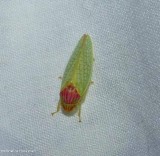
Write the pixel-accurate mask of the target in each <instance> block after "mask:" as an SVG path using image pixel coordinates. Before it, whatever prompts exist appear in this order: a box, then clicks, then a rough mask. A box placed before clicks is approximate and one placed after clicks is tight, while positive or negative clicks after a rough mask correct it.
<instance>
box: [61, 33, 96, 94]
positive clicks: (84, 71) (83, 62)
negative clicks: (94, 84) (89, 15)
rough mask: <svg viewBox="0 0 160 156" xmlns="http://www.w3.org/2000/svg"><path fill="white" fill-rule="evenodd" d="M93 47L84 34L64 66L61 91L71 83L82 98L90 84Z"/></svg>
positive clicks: (88, 37) (89, 39) (87, 36)
mask: <svg viewBox="0 0 160 156" xmlns="http://www.w3.org/2000/svg"><path fill="white" fill-rule="evenodd" d="M92 69H93V47H92V41H91V38H90V36H89V35H86V34H84V35H83V36H82V37H81V39H80V41H79V42H78V44H77V46H76V48H75V50H74V51H73V54H72V55H71V57H70V59H69V62H68V64H67V66H66V69H65V72H64V75H63V80H62V85H61V89H63V88H64V87H66V86H67V85H68V84H69V83H73V84H74V86H75V87H76V89H77V90H78V91H79V93H80V95H81V96H82V95H83V94H84V93H85V91H86V90H87V89H88V87H89V84H90V82H91V76H92Z"/></svg>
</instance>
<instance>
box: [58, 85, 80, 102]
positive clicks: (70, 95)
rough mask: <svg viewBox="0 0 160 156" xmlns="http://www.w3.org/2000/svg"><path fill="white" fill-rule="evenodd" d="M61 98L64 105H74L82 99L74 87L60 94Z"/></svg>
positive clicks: (69, 86) (67, 88)
mask: <svg viewBox="0 0 160 156" xmlns="http://www.w3.org/2000/svg"><path fill="white" fill-rule="evenodd" d="M60 96H61V98H62V100H63V101H64V103H66V104H74V103H75V102H76V101H78V100H79V99H80V95H79V93H78V91H77V89H76V88H75V87H74V86H73V85H72V84H70V85H68V86H67V87H66V88H64V89H63V90H62V91H61V92H60Z"/></svg>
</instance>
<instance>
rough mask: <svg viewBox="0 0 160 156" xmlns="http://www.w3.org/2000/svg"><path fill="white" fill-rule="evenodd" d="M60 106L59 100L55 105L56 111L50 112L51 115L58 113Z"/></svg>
mask: <svg viewBox="0 0 160 156" xmlns="http://www.w3.org/2000/svg"><path fill="white" fill-rule="evenodd" d="M60 108H61V103H60V101H59V102H58V105H57V111H55V112H53V113H51V115H52V116H53V115H54V114H56V113H58V112H59V111H60Z"/></svg>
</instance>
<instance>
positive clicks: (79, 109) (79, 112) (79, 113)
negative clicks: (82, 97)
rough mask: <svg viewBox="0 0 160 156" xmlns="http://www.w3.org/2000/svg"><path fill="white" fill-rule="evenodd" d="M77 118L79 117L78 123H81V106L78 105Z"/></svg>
mask: <svg viewBox="0 0 160 156" xmlns="http://www.w3.org/2000/svg"><path fill="white" fill-rule="evenodd" d="M78 117H79V122H81V105H79V108H78Z"/></svg>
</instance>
